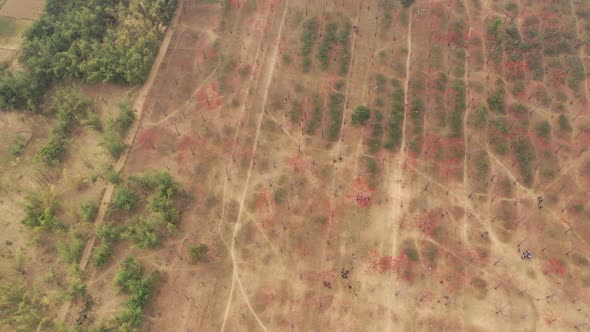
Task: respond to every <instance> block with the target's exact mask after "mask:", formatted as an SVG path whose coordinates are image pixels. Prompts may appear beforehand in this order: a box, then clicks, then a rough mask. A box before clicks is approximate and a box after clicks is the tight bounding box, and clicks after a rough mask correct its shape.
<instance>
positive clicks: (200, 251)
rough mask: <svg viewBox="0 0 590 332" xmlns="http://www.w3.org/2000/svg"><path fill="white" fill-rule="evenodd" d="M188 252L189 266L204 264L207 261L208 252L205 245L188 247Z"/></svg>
mask: <svg viewBox="0 0 590 332" xmlns="http://www.w3.org/2000/svg"><path fill="white" fill-rule="evenodd" d="M188 250H189V255H190V262H191V264H196V263H204V262H206V261H207V253H208V252H209V247H207V246H206V245H204V244H199V245H198V246H190V248H189V249H188Z"/></svg>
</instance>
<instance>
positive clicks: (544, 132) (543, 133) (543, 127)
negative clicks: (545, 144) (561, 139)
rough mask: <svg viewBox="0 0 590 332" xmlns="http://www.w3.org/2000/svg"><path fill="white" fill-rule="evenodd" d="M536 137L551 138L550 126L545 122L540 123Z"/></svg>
mask: <svg viewBox="0 0 590 332" xmlns="http://www.w3.org/2000/svg"><path fill="white" fill-rule="evenodd" d="M536 129H537V130H536V131H537V136H539V137H541V138H544V139H548V138H549V137H550V136H551V125H550V124H549V122H548V121H547V120H545V121H543V122H541V123H540V124H539V125H538V126H537V128H536Z"/></svg>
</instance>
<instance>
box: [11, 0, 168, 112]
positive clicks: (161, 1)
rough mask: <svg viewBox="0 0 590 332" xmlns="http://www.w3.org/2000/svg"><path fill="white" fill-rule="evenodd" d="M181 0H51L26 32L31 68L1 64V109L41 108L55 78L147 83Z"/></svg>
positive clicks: (25, 61) (26, 58)
mask: <svg viewBox="0 0 590 332" xmlns="http://www.w3.org/2000/svg"><path fill="white" fill-rule="evenodd" d="M175 7H176V0H70V1H65V0H47V2H46V5H45V12H44V14H43V15H42V16H41V18H40V19H39V20H38V21H36V22H35V23H33V25H32V26H31V27H30V29H29V30H27V32H26V33H25V34H24V36H23V37H24V41H23V48H22V54H21V58H20V61H21V62H22V63H23V64H24V65H25V67H26V72H19V73H12V72H10V71H9V70H8V68H7V67H3V68H0V107H1V108H4V109H7V108H26V109H35V108H37V107H38V106H39V104H40V102H41V99H42V96H43V94H44V92H45V90H46V89H47V88H48V87H49V85H50V84H51V83H53V82H57V81H63V80H66V81H67V80H81V81H87V82H116V83H125V84H139V83H142V82H143V81H144V80H145V79H146V78H147V75H148V74H149V71H150V68H151V66H152V63H153V61H154V58H155V56H156V54H157V51H158V45H159V41H160V38H161V37H162V35H163V31H164V27H165V26H166V25H167V24H168V23H169V22H170V20H171V19H172V17H173V15H174V10H175Z"/></svg>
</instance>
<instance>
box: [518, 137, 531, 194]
mask: <svg viewBox="0 0 590 332" xmlns="http://www.w3.org/2000/svg"><path fill="white" fill-rule="evenodd" d="M514 152H515V153H516V160H517V161H518V167H519V170H520V175H521V176H522V178H523V182H524V184H525V185H527V186H530V185H532V183H533V173H532V170H531V163H532V162H533V161H534V160H535V158H536V154H535V149H534V147H533V145H532V144H531V142H530V141H529V140H528V139H525V138H519V139H518V140H517V141H516V142H515V143H514Z"/></svg>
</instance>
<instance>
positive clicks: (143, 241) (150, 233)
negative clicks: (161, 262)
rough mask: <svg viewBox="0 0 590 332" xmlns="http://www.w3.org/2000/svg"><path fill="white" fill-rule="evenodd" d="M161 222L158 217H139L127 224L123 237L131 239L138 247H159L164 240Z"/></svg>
mask: <svg viewBox="0 0 590 332" xmlns="http://www.w3.org/2000/svg"><path fill="white" fill-rule="evenodd" d="M159 224H160V223H159V222H158V220H156V219H153V218H144V217H138V218H137V219H135V220H133V221H131V222H129V224H128V225H126V227H125V230H124V231H123V232H122V233H121V237H122V238H125V239H128V240H130V241H131V242H133V244H134V245H135V246H136V247H138V248H154V247H157V246H158V245H160V243H161V241H162V235H161V234H160V232H159V230H158V227H159Z"/></svg>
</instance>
